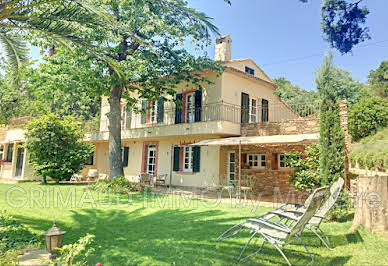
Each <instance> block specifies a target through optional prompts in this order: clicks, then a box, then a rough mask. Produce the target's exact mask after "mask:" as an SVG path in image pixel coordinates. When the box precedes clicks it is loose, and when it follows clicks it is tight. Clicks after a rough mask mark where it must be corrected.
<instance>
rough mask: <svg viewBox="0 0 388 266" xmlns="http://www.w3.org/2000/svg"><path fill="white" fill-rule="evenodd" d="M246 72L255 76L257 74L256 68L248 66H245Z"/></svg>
mask: <svg viewBox="0 0 388 266" xmlns="http://www.w3.org/2000/svg"><path fill="white" fill-rule="evenodd" d="M245 73H248V74H250V75H252V76H254V75H255V70H254V69H252V68H250V67H247V66H246V67H245Z"/></svg>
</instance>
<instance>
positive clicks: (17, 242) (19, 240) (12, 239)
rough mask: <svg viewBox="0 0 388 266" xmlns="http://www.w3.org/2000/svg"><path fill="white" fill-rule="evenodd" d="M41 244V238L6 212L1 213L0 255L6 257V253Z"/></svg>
mask: <svg viewBox="0 0 388 266" xmlns="http://www.w3.org/2000/svg"><path fill="white" fill-rule="evenodd" d="M39 242H40V240H39V237H38V236H37V235H36V234H33V233H31V232H30V231H29V230H28V229H27V228H25V227H24V226H23V225H21V224H19V223H18V222H17V221H16V220H15V219H14V218H13V217H12V216H10V215H8V214H7V213H6V212H4V211H3V212H0V255H2V256H5V253H6V252H8V251H10V250H14V249H20V248H24V247H26V246H31V245H34V244H38V243H39Z"/></svg>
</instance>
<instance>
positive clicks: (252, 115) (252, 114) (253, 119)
mask: <svg viewBox="0 0 388 266" xmlns="http://www.w3.org/2000/svg"><path fill="white" fill-rule="evenodd" d="M249 107H250V108H249V123H257V122H258V119H257V118H258V100H257V99H255V98H252V99H250V104H249Z"/></svg>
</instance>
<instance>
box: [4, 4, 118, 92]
mask: <svg viewBox="0 0 388 266" xmlns="http://www.w3.org/2000/svg"><path fill="white" fill-rule="evenodd" d="M47 7H51V8H47ZM39 8H42V9H39ZM37 10H38V12H37ZM39 10H44V11H46V12H39ZM0 25H1V26H0V45H2V46H3V50H4V54H5V57H6V59H7V61H8V63H9V65H10V66H11V67H10V68H9V70H10V71H11V74H12V75H11V76H12V77H13V79H12V85H13V86H15V87H18V85H19V84H18V83H19V70H20V69H21V67H22V66H23V64H24V62H25V61H26V60H27V59H28V56H27V53H28V49H26V42H25V40H26V39H30V40H31V36H28V35H27V34H31V35H32V36H37V35H36V34H39V37H41V38H42V37H43V38H46V39H49V40H50V46H51V47H55V45H65V46H66V47H69V45H68V44H67V43H66V41H70V42H71V43H72V44H73V45H74V46H78V47H80V46H81V47H82V46H87V47H88V48H89V49H91V48H92V47H93V43H91V42H87V41H86V40H85V39H81V38H79V37H77V36H76V35H74V34H73V32H74V31H86V30H88V29H90V28H91V27H93V26H97V25H98V26H101V27H105V28H106V29H112V30H113V28H114V26H115V23H114V20H113V18H112V17H111V16H110V14H108V13H106V12H105V11H103V10H101V9H98V8H96V7H95V6H93V5H90V4H88V3H87V2H86V1H84V0H16V1H15V0H4V1H1V2H0ZM90 55H94V56H96V57H98V58H99V59H100V60H105V59H104V57H100V56H99V55H97V54H96V53H94V51H93V52H91V53H90ZM111 67H112V68H113V69H114V68H115V66H113V65H111Z"/></svg>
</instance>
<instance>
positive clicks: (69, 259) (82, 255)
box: [50, 234, 94, 266]
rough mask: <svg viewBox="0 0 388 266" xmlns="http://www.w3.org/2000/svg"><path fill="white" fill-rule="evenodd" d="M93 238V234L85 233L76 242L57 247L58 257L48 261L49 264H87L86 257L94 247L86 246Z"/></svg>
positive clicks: (69, 265)
mask: <svg viewBox="0 0 388 266" xmlns="http://www.w3.org/2000/svg"><path fill="white" fill-rule="evenodd" d="M93 238H94V235H91V234H87V235H86V236H84V237H81V238H80V239H79V240H78V241H77V242H76V243H74V244H69V245H65V246H63V247H62V248H59V249H58V250H59V257H58V258H56V259H55V260H54V261H50V263H51V265H68V266H71V265H87V261H86V259H87V257H88V256H89V255H90V254H91V253H92V252H93V251H94V248H87V246H88V245H90V244H91V243H92V242H93Z"/></svg>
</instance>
